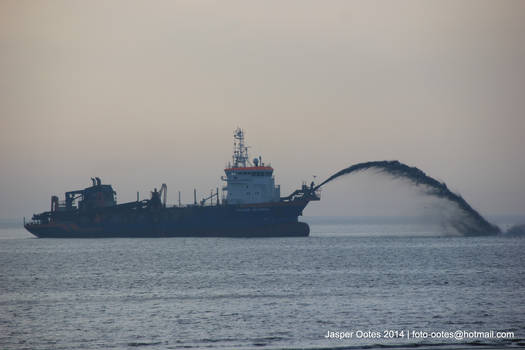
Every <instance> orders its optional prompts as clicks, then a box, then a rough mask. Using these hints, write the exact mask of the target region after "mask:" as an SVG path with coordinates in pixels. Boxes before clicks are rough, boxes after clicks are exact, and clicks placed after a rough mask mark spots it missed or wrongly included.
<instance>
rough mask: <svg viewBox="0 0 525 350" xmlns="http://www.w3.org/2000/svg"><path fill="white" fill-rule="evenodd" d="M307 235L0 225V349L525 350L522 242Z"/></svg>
mask: <svg viewBox="0 0 525 350" xmlns="http://www.w3.org/2000/svg"><path fill="white" fill-rule="evenodd" d="M310 226H311V231H312V233H311V236H310V237H306V238H257V239H243V238H166V239H164V238H155V239H123V238H117V239H112V238H109V239H37V238H33V237H32V236H31V235H30V234H29V233H27V232H26V231H24V230H23V229H20V228H3V229H1V230H0V348H1V349H130V348H133V349H136V348H145V349H298V348H301V349H302V348H304V349H333V348H338V349H344V348H349V349H358V348H384V347H393V348H405V347H407V348H413V347H416V346H417V347H420V348H432V349H436V348H446V349H455V348H475V349H482V348H495V347H496V348H499V347H502V348H507V347H508V348H513V347H522V346H525V341H524V340H523V338H525V238H520V237H505V236H492V237H461V236H453V235H451V233H450V232H448V231H447V230H446V228H442V227H436V226H432V227H431V226H429V225H425V224H420V223H403V222H395V221H386V222H379V223H368V222H363V221H360V220H343V221H341V220H339V221H338V220H335V219H332V218H324V219H317V220H316V219H311V220H310ZM458 331H460V332H464V333H461V334H459V335H463V336H462V337H456V335H458V333H456V332H458ZM331 332H332V333H331ZM469 332H470V333H469ZM475 332H479V333H475ZM490 332H492V333H490ZM496 334H499V335H500V336H501V337H499V338H496ZM330 335H331V336H330ZM447 335H448V336H450V337H445V336H447ZM418 336H419V337H418ZM502 337H503V338H502Z"/></svg>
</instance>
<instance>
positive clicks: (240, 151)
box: [233, 128, 249, 168]
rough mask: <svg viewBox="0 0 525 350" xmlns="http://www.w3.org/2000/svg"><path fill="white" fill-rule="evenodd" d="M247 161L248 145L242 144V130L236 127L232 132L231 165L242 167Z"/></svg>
mask: <svg viewBox="0 0 525 350" xmlns="http://www.w3.org/2000/svg"><path fill="white" fill-rule="evenodd" d="M248 162H249V161H248V147H246V146H245V145H244V131H243V130H242V129H241V128H237V129H236V130H235V132H234V133H233V167H234V168H244V167H246V163H248Z"/></svg>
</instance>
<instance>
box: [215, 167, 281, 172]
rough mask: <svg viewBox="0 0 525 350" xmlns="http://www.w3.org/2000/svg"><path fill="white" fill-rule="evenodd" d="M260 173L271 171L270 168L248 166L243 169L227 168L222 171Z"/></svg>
mask: <svg viewBox="0 0 525 350" xmlns="http://www.w3.org/2000/svg"><path fill="white" fill-rule="evenodd" d="M246 170H248V171H261V170H273V168H272V167H271V166H249V167H244V168H227V169H224V171H246Z"/></svg>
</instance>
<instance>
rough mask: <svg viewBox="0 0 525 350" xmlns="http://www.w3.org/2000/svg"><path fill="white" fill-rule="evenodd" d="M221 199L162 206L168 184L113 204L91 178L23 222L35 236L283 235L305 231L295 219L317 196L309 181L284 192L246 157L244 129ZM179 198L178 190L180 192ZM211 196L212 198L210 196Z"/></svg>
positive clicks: (108, 189) (258, 162) (257, 161)
mask: <svg viewBox="0 0 525 350" xmlns="http://www.w3.org/2000/svg"><path fill="white" fill-rule="evenodd" d="M224 172H225V176H223V177H222V180H223V181H225V183H226V186H224V188H223V196H222V200H221V199H220V198H219V189H217V190H216V192H215V193H211V194H210V196H208V197H206V198H204V199H202V200H201V201H200V202H199V203H197V200H196V199H197V198H196V192H195V191H194V203H193V204H189V205H181V204H180V199H179V204H178V205H175V206H166V194H167V186H166V185H165V184H163V185H162V187H161V188H160V190H159V191H157V189H155V190H154V191H152V192H151V198H150V199H145V200H139V198H138V194H137V200H136V201H134V202H128V203H122V204H117V202H116V199H115V195H116V193H115V191H114V190H113V188H112V186H111V185H104V184H102V181H101V180H100V178H98V177H96V178H92V179H91V180H92V186H90V187H87V188H84V189H82V190H76V191H69V192H66V193H65V199H64V201H60V200H59V198H58V197H57V196H52V197H51V210H50V211H46V212H43V213H40V214H35V215H33V218H32V221H31V222H27V223H24V227H25V228H26V229H27V230H28V231H29V232H31V233H32V234H34V235H35V236H37V237H40V238H45V237H55V238H100V237H177V236H179V237H180V236H186V237H202V236H208V237H284V236H308V235H309V233H310V229H309V227H308V225H307V224H306V223H303V222H299V221H298V217H299V216H300V215H302V212H303V209H304V208H305V207H306V205H307V204H308V203H309V202H310V201H316V200H319V199H320V197H319V194H318V190H317V189H316V188H315V186H314V183H313V182H312V183H311V184H310V186H308V185H306V184H305V183H303V185H302V187H301V188H300V189H298V190H296V191H294V192H293V193H292V194H290V195H289V196H286V197H281V196H280V186H278V185H277V186H276V185H275V179H274V176H273V168H272V167H271V166H270V165H265V164H264V163H263V162H262V159H261V157H258V158H254V159H253V161H252V162H250V161H249V157H248V147H246V146H245V144H244V132H243V130H242V129H237V130H235V132H234V153H233V163H230V164H228V167H227V168H226V169H224ZM179 198H180V195H179ZM214 200H215V201H214Z"/></svg>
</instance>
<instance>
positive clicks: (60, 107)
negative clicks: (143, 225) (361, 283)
mask: <svg viewBox="0 0 525 350" xmlns="http://www.w3.org/2000/svg"><path fill="white" fill-rule="evenodd" d="M524 33H525V2H524V1H510V0H509V1H478V0H476V1H455V0H454V1H419V0H418V1H258V2H256V1H19V0H16V1H6V0H3V1H1V2H0V76H1V79H0V118H1V119H0V121H1V128H0V167H1V169H2V170H1V177H0V198H1V199H0V218H13V217H21V216H24V215H25V216H26V217H27V216H30V215H31V214H32V213H34V212H40V211H43V210H48V207H49V201H50V196H51V195H52V194H60V195H61V196H62V195H63V192H65V191H66V190H71V189H76V188H82V187H86V186H88V185H89V184H90V181H89V178H90V177H92V176H100V177H101V178H102V180H103V182H104V183H111V184H113V185H114V188H115V189H116V190H117V192H118V200H119V202H122V201H129V200H134V198H135V196H136V194H135V193H136V191H137V190H138V191H140V192H141V195H142V196H146V194H147V191H148V190H151V189H152V188H153V187H159V186H160V184H161V183H163V182H165V183H167V185H168V201H171V202H175V201H176V192H177V191H178V190H181V191H182V194H183V200H184V201H187V202H188V201H190V200H191V198H192V191H193V188H194V187H196V188H197V189H198V191H199V192H200V193H202V194H203V193H204V192H209V190H210V189H211V188H215V187H217V186H218V185H219V184H220V181H219V177H220V176H221V175H222V174H223V169H224V166H225V164H226V163H227V161H228V160H229V159H230V157H231V151H232V133H233V130H234V129H235V128H236V127H237V126H241V127H243V128H244V129H245V130H246V136H247V141H248V144H249V145H251V146H252V148H251V149H250V151H251V155H252V156H256V155H259V154H260V155H262V157H263V160H266V161H267V162H271V163H272V165H273V166H274V168H275V174H276V178H277V182H278V183H280V184H281V187H282V191H283V194H286V193H288V192H290V191H292V190H293V189H295V187H297V186H299V185H300V183H301V181H302V180H307V181H310V180H311V176H312V175H317V176H318V177H319V178H325V177H328V176H329V175H331V174H332V173H333V172H335V171H337V170H339V169H341V168H343V167H346V166H348V165H350V164H353V163H356V162H361V161H368V160H383V159H398V160H400V161H402V162H404V163H407V164H409V165H413V166H417V167H419V168H421V169H422V170H424V171H425V172H427V173H428V174H429V175H431V176H434V177H436V178H438V179H440V180H443V181H445V182H446V183H447V184H448V185H449V187H450V188H452V189H453V190H456V191H458V192H460V193H461V194H462V195H463V196H464V197H465V198H466V199H467V200H468V201H469V202H470V203H471V204H472V205H473V206H474V207H475V208H477V209H479V210H480V211H481V212H482V213H483V214H501V213H516V214H525V156H524V155H523V152H524V149H525V147H524V146H525V139H524V134H525V94H524V91H525V36H524ZM322 195H323V199H322V201H321V202H319V203H312V204H310V205H309V207H308V208H307V209H306V211H305V214H306V215H396V214H408V215H410V214H412V213H418V212H420V210H421V208H423V207H425V205H426V204H425V203H426V201H427V200H426V199H424V198H422V197H420V196H417V195H416V191H415V190H414V189H412V188H410V187H409V186H407V185H406V184H405V183H404V182H402V181H399V180H389V179H387V178H384V177H382V176H380V175H374V174H359V175H357V176H353V177H350V178H346V179H341V180H339V181H337V182H335V183H333V184H330V185H328V186H327V187H326V188H325V189H324V191H323V194H322Z"/></svg>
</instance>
